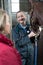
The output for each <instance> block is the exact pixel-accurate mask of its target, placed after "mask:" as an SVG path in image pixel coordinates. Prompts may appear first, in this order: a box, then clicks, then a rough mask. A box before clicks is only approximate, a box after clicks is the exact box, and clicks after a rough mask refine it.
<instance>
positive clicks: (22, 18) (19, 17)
mask: <svg viewBox="0 0 43 65" xmlns="http://www.w3.org/2000/svg"><path fill="white" fill-rule="evenodd" d="M25 19H26V16H25V14H24V13H23V12H19V13H17V21H18V23H20V24H23V23H24V21H25Z"/></svg>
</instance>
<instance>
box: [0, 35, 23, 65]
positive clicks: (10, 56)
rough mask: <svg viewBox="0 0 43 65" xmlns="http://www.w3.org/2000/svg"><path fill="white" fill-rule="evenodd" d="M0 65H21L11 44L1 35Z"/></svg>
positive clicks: (17, 54)
mask: <svg viewBox="0 0 43 65" xmlns="http://www.w3.org/2000/svg"><path fill="white" fill-rule="evenodd" d="M0 65H22V63H21V58H20V55H19V53H18V51H17V50H16V49H15V48H13V43H12V42H11V41H10V40H9V39H7V38H6V37H5V36H4V35H2V34H0Z"/></svg>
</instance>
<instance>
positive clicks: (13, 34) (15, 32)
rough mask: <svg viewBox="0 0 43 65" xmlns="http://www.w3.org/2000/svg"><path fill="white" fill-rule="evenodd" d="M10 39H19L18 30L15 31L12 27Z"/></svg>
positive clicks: (15, 40)
mask: <svg viewBox="0 0 43 65" xmlns="http://www.w3.org/2000/svg"><path fill="white" fill-rule="evenodd" d="M12 40H13V41H14V42H17V41H18V40H19V34H18V31H16V30H15V29H12Z"/></svg>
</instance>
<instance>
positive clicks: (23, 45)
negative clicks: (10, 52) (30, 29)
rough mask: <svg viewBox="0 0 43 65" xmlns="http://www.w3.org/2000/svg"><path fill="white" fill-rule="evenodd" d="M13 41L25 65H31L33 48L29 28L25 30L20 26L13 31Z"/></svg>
mask: <svg viewBox="0 0 43 65" xmlns="http://www.w3.org/2000/svg"><path fill="white" fill-rule="evenodd" d="M12 39H13V41H14V42H15V46H16V48H17V50H18V51H19V52H20V54H21V58H22V61H23V65H31V62H32V61H31V59H32V56H33V46H32V43H31V41H30V38H29V37H28V34H27V28H26V29H23V28H22V27H21V25H20V24H18V25H17V26H16V27H14V28H13V29H12ZM27 61H28V62H27Z"/></svg>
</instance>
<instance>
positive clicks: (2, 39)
mask: <svg viewBox="0 0 43 65" xmlns="http://www.w3.org/2000/svg"><path fill="white" fill-rule="evenodd" d="M0 42H2V43H4V44H7V45H9V46H13V42H11V40H10V39H8V38H7V37H6V36H5V35H3V34H0Z"/></svg>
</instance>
